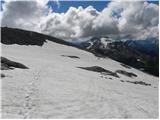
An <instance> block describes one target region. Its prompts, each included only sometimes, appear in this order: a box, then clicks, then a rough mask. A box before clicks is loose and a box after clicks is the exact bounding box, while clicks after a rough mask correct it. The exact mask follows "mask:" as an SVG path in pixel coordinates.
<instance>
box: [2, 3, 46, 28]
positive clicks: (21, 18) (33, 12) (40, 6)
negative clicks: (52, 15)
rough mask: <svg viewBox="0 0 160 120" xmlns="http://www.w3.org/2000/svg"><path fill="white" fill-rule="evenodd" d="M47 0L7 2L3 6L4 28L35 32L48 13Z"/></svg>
mask: <svg viewBox="0 0 160 120" xmlns="http://www.w3.org/2000/svg"><path fill="white" fill-rule="evenodd" d="M45 3H46V2H45V0H42V1H40V0H34V1H31V0H26V1H16V0H12V1H11V0H7V1H5V4H4V6H3V12H2V13H1V15H2V21H1V23H2V26H8V27H16V28H23V29H29V30H35V28H36V26H37V23H38V22H39V21H40V20H41V18H42V17H43V16H44V15H45V14H46V13H47V12H48V8H47V7H46V5H45Z"/></svg>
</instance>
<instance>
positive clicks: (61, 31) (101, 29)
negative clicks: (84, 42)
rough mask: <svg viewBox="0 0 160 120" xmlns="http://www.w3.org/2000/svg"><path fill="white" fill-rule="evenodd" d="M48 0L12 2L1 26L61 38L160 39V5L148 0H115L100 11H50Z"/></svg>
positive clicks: (6, 8)
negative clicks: (134, 0)
mask: <svg viewBox="0 0 160 120" xmlns="http://www.w3.org/2000/svg"><path fill="white" fill-rule="evenodd" d="M46 3H47V0H44V1H43V0H41V2H40V0H36V1H21V2H20V1H16V2H15V1H14V2H13V1H12V2H11V1H9V2H7V3H6V4H5V5H4V11H3V13H2V25H6V26H9V27H18V28H23V29H30V30H35V31H38V32H42V33H45V34H49V35H52V36H55V37H58V38H62V39H77V38H84V37H89V36H101V35H107V36H111V37H113V38H115V39H147V38H151V37H155V38H158V34H159V31H158V25H159V13H158V12H159V6H158V5H155V4H152V3H148V2H145V1H136V2H129V1H128V2H123V1H118V2H117V1H112V2H110V3H109V4H108V6H106V7H105V8H104V9H103V10H102V11H101V12H99V11H97V10H96V9H95V8H94V7H92V6H88V7H87V8H83V7H81V6H80V7H78V8H74V7H70V8H69V9H68V11H67V12H65V13H54V12H50V10H49V8H47V6H46Z"/></svg>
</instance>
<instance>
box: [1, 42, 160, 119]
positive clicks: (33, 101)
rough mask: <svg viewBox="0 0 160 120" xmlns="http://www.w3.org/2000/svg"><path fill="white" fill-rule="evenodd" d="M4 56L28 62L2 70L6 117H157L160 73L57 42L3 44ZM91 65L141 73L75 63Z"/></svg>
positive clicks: (3, 116) (3, 106)
mask: <svg viewBox="0 0 160 120" xmlns="http://www.w3.org/2000/svg"><path fill="white" fill-rule="evenodd" d="M62 55H72V56H78V57H80V59H76V58H69V57H64V56H62ZM2 56H4V57H6V58H8V59H10V60H13V61H16V62H20V63H22V64H24V65H26V66H27V67H29V69H14V70H5V71H2V73H4V74H5V75H7V77H5V78H3V79H2V98H1V99H2V118H158V88H159V86H158V78H157V77H154V76H151V75H148V74H146V73H143V72H141V71H138V70H136V69H134V68H131V69H127V68H125V67H123V66H121V65H120V63H119V62H116V61H113V60H112V59H109V58H108V59H103V58H100V59H97V57H95V56H94V55H93V54H91V53H89V52H86V51H83V50H79V49H77V48H74V47H69V46H65V45H60V44H57V43H53V42H47V43H45V44H44V45H43V47H39V46H23V45H21V46H20V45H2ZM91 66H100V67H103V68H105V69H107V70H111V71H113V72H114V71H116V70H125V71H128V72H133V73H135V74H136V75H138V77H134V78H130V77H127V76H124V75H121V74H118V75H119V76H120V78H116V77H112V76H103V75H101V74H100V73H97V72H92V71H87V70H84V69H80V68H77V67H91ZM120 80H124V81H126V80H128V81H144V82H146V83H149V84H151V86H144V85H139V84H132V83H128V82H121V81H120Z"/></svg>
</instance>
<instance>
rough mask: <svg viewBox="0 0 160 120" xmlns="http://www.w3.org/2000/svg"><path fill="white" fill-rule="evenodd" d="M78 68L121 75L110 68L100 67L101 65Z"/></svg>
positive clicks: (115, 75)
mask: <svg viewBox="0 0 160 120" xmlns="http://www.w3.org/2000/svg"><path fill="white" fill-rule="evenodd" d="M78 68H81V69H84V70H89V71H93V72H99V73H102V74H104V75H111V76H114V77H118V78H119V76H118V75H117V73H115V72H112V71H109V70H106V69H104V68H102V67H99V66H92V67H78Z"/></svg>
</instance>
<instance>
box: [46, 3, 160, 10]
mask: <svg viewBox="0 0 160 120" xmlns="http://www.w3.org/2000/svg"><path fill="white" fill-rule="evenodd" d="M109 2H110V1H84V0H83V1H59V3H60V7H58V6H57V4H56V2H54V1H49V2H48V4H47V5H48V6H49V7H51V8H52V10H53V12H58V13H62V12H66V11H67V10H68V9H69V7H71V6H72V7H76V8H78V7H79V6H82V7H83V8H86V7H88V6H90V5H91V6H93V7H94V8H95V9H96V10H97V11H102V10H103V9H104V8H105V7H106V6H107V4H108V3H109ZM148 2H149V3H154V4H158V5H159V1H156V0H155V1H148Z"/></svg>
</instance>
